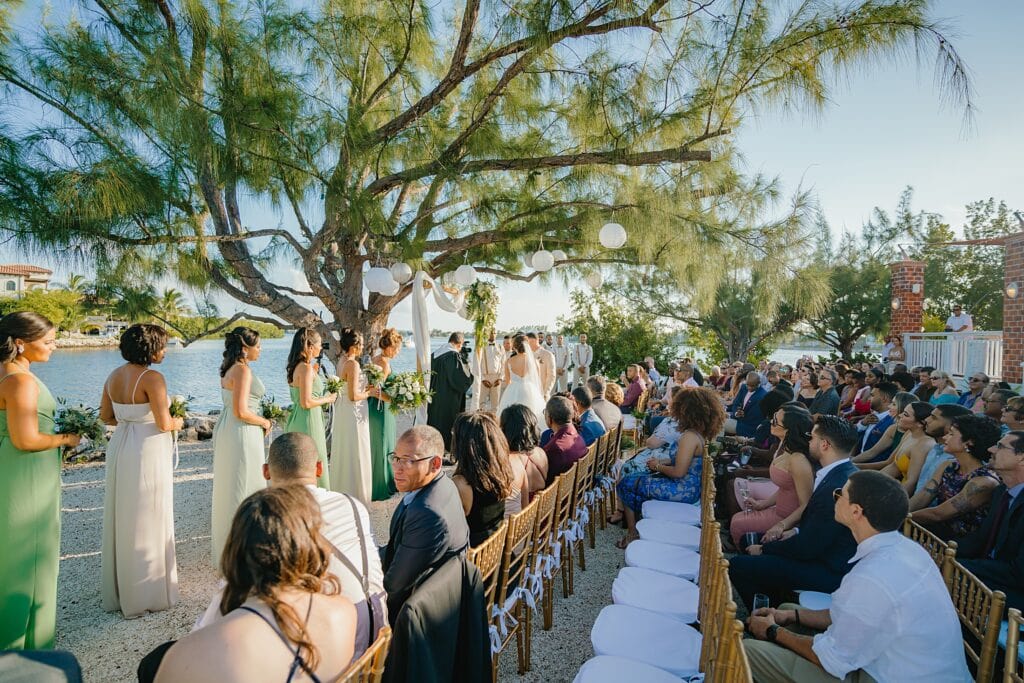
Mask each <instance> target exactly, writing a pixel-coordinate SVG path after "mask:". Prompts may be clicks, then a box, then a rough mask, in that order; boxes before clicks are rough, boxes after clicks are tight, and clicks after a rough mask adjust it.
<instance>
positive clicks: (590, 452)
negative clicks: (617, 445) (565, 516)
mask: <svg viewBox="0 0 1024 683" xmlns="http://www.w3.org/2000/svg"><path fill="white" fill-rule="evenodd" d="M596 453H597V444H596V443H592V444H590V447H589V448H587V454H586V455H584V456H583V457H582V458H580V459H579V460H578V461H577V463H576V464H577V467H576V484H575V486H574V488H573V493H572V498H573V501H574V503H575V506H574V510H579V509H580V508H581V507H582V506H583V504H584V500H583V499H584V496H586V494H587V491H589V490H590V489H592V488H593V487H594V456H595V455H596Z"/></svg>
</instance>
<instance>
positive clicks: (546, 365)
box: [526, 332, 555, 399]
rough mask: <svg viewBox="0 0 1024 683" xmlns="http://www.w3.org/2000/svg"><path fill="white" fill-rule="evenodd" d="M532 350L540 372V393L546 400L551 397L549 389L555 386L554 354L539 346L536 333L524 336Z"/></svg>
mask: <svg viewBox="0 0 1024 683" xmlns="http://www.w3.org/2000/svg"><path fill="white" fill-rule="evenodd" d="M526 339H527V340H528V341H529V342H530V348H531V349H533V355H534V356H536V357H537V368H538V370H539V371H540V384H541V386H540V391H541V393H542V394H544V398H545V399H547V398H548V397H549V396H551V388H552V387H554V386H555V354H553V353H551V352H550V351H548V350H547V349H545V348H544V347H543V346H541V345H540V340H539V339H538V338H537V333H536V332H530V333H529V334H527V335H526Z"/></svg>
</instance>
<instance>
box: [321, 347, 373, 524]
mask: <svg viewBox="0 0 1024 683" xmlns="http://www.w3.org/2000/svg"><path fill="white" fill-rule="evenodd" d="M338 343H339V344H340V345H341V352H342V353H343V354H344V359H343V360H342V362H341V365H340V366H339V368H338V375H339V376H340V377H341V378H342V379H343V380H345V388H344V389H342V392H341V396H339V397H338V402H337V403H336V404H335V405H334V422H333V424H332V429H331V463H332V464H333V466H334V472H333V473H332V475H331V488H332V489H333V490H335V491H337V492H338V493H347V494H349V495H350V496H354V497H356V498H357V499H359V500H360V501H361V502H362V503H363V504H364V505H369V504H370V501H371V500H372V498H373V494H372V489H373V456H372V455H371V451H370V408H369V406H368V405H367V404H366V399H368V398H370V397H373V398H380V396H381V391H380V387H370V388H369V389H367V388H366V377H365V376H364V375H363V370H362V368H361V367H360V366H359V361H358V360H357V359H358V358H359V356H360V355H362V353H363V335H362V334H360V333H359V332H356V331H355V330H353V329H352V328H351V327H346V328H344V329H343V330H342V331H341V339H340V340H339V342H338Z"/></svg>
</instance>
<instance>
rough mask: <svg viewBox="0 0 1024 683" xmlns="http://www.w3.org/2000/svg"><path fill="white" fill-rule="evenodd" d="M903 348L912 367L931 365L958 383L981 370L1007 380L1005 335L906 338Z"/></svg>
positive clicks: (932, 334)
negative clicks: (1004, 370) (1004, 362)
mask: <svg viewBox="0 0 1024 683" xmlns="http://www.w3.org/2000/svg"><path fill="white" fill-rule="evenodd" d="M903 346H904V348H906V350H907V366H908V367H914V366H924V365H929V366H931V367H933V368H937V369H939V370H945V371H946V372H948V373H949V374H950V375H952V376H953V377H954V378H956V379H958V380H959V379H963V377H965V376H966V375H969V374H971V373H972V372H978V371H979V370H980V371H981V372H984V373H985V374H986V375H988V376H989V377H991V378H992V379H994V380H1000V379H1002V377H1003V333H1002V332H1001V331H996V332H928V333H921V334H904V335H903ZM960 384H963V383H962V382H960Z"/></svg>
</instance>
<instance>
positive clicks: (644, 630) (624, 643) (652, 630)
mask: <svg viewBox="0 0 1024 683" xmlns="http://www.w3.org/2000/svg"><path fill="white" fill-rule="evenodd" d="M590 642H591V643H592V644H593V645H594V654H595V655H599V656H600V655H612V656H616V657H625V658H626V659H635V660H637V661H639V662H644V663H645V664H649V665H651V666H653V667H656V668H658V669H662V670H664V671H667V672H668V673H670V674H672V675H674V676H679V677H680V678H685V677H688V676H693V675H695V674H696V673H697V669H698V667H699V665H700V644H701V636H700V633H698V632H697V631H696V630H695V629H693V628H691V627H689V626H687V625H686V624H683V623H681V622H679V621H677V620H675V619H673V618H672V617H666V616H664V615H661V614H658V613H657V612H648V611H647V610H645V609H640V608H638V607H630V606H629V605H608V606H607V607H605V608H604V609H602V610H601V613H600V614H598V615H597V620H596V621H595V622H594V628H592V629H591V630H590ZM627 680H630V679H627ZM632 680H637V681H638V680H640V679H638V678H632Z"/></svg>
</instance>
